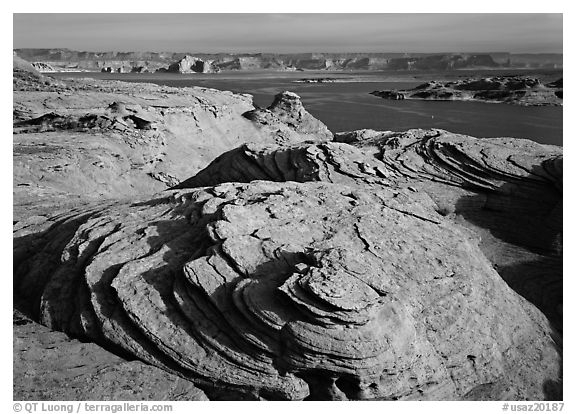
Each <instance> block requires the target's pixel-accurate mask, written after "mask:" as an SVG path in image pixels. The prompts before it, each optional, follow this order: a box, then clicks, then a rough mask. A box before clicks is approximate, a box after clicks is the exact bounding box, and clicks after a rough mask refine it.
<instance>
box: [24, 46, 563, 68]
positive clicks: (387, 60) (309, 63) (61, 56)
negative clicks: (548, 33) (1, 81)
mask: <svg viewBox="0 0 576 414" xmlns="http://www.w3.org/2000/svg"><path fill="white" fill-rule="evenodd" d="M15 52H16V53H17V54H18V55H19V56H20V57H22V58H23V59H26V60H28V61H30V62H39V63H45V64H47V65H50V66H51V67H53V68H54V70H55V71H62V72H65V71H80V72H82V71H89V72H100V71H103V72H110V73H118V72H120V73H125V72H136V73H142V72H156V71H159V72H171V73H212V72H218V71H243V70H270V71H288V72H290V71H307V70H326V71H363V70H399V71H422V70H458V69H497V68H533V69H535V68H544V69H555V68H561V67H562V64H563V58H562V54H512V53H484V54H474V53H441V54H438V53H193V54H192V53H175V52H78V51H73V50H69V49H15Z"/></svg>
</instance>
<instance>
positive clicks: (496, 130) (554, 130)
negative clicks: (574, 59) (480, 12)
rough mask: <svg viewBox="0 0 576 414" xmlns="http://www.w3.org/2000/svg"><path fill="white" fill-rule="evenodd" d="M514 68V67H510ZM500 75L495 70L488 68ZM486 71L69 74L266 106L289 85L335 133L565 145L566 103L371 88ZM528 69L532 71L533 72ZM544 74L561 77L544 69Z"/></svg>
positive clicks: (546, 76) (407, 84)
mask: <svg viewBox="0 0 576 414" xmlns="http://www.w3.org/2000/svg"><path fill="white" fill-rule="evenodd" d="M508 72H510V71H508ZM489 73H490V74H491V75H496V73H494V72H489ZM485 74H486V73H480V74H479V73H463V72H458V74H452V75H449V76H446V74H421V73H419V74H418V75H416V76H414V75H408V74H397V73H393V74H389V73H388V74H386V73H365V72H364V73H342V72H338V73H326V72H312V73H311V72H297V73H289V72H288V73H286V72H239V73H219V74H192V75H177V74H155V73H154V74H148V73H143V74H108V73H106V74H105V73H90V74H88V73H83V74H78V73H74V74H71V73H67V74H63V73H60V74H56V75H57V76H59V77H66V76H74V77H78V76H82V77H93V78H98V79H115V80H122V81H127V82H149V83H155V84H159V85H167V86H177V87H184V86H203V87H209V88H216V89H221V90H229V91H232V92H238V93H249V94H252V95H253V96H254V104H255V105H258V106H261V107H267V106H268V105H270V103H271V102H272V100H273V98H274V95H275V94H277V93H279V92H282V91H285V90H289V91H292V92H295V93H297V94H298V95H300V97H301V98H302V102H303V103H304V106H305V107H306V109H307V110H308V111H309V112H310V113H311V114H312V115H314V116H315V117H316V118H318V119H320V120H321V121H322V122H324V123H325V124H326V125H327V126H328V128H329V129H330V130H331V131H332V132H339V131H349V130H354V129H363V128H372V129H376V130H391V131H404V130H407V129H410V128H441V129H445V130H448V131H451V132H456V133H462V134H467V135H472V136H475V137H515V138H528V139H531V140H534V141H537V142H540V143H543V144H554V145H562V107H551V106H541V107H535V106H532V107H523V106H516V105H506V104H490V103H481V102H450V101H444V102H442V101H439V102H438V101H436V102H434V101H388V100H384V99H382V98H378V97H376V96H372V95H370V94H369V92H372V91H374V90H382V89H401V88H410V87H414V86H416V85H419V84H420V83H423V82H424V81H427V80H432V79H440V78H446V79H447V78H457V77H467V76H474V75H485ZM527 75H534V74H533V73H530V74H527ZM542 75H544V77H545V79H543V80H544V81H551V80H555V79H558V78H560V77H561V76H562V73H561V72H555V73H544V74H540V76H542ZM314 77H333V78H334V77H337V78H342V79H345V80H346V82H343V83H323V84H303V83H294V80H296V79H300V78H314Z"/></svg>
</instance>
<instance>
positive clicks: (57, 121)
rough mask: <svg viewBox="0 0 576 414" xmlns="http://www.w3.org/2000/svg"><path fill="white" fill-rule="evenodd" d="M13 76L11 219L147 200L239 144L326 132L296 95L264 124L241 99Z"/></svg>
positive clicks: (27, 73)
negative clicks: (108, 201) (82, 205)
mask: <svg viewBox="0 0 576 414" xmlns="http://www.w3.org/2000/svg"><path fill="white" fill-rule="evenodd" d="M19 67H23V68H25V70H24V69H22V70H20V69H19ZM14 79H15V81H14V111H13V114H14V115H13V118H14V133H15V135H14V173H13V180H14V191H15V199H16V203H15V204H16V205H17V206H18V207H17V208H16V212H15V213H16V217H18V216H19V214H20V213H19V211H20V206H22V205H26V206H27V208H28V207H29V208H32V209H40V210H44V209H45V208H44V206H53V207H52V208H54V206H58V207H61V206H63V205H66V204H67V203H68V202H72V201H74V203H76V202H80V201H81V199H86V198H88V199H89V198H101V197H126V196H131V195H141V194H146V193H147V194H152V193H154V192H157V191H160V190H163V189H166V188H168V187H169V186H172V185H174V184H176V183H177V182H178V181H181V180H183V179H186V178H188V177H190V176H191V175H193V174H194V173H195V172H197V171H199V170H200V169H201V168H203V167H205V166H206V165H207V164H208V163H209V162H210V161H212V160H213V159H214V158H215V157H216V156H218V155H219V154H221V153H223V152H225V151H227V150H230V149H232V148H234V147H237V146H238V145H240V144H242V143H245V142H260V143H274V142H279V143H280V142H282V143H294V142H300V141H303V140H307V139H313V138H315V132H318V134H319V136H320V137H328V136H331V134H330V133H329V132H328V130H327V128H326V126H325V125H324V124H322V123H321V122H320V121H318V120H316V119H314V118H313V117H312V116H311V115H310V114H308V112H306V111H305V109H304V108H303V107H302V104H301V102H300V101H299V100H298V99H296V98H294V99H291V100H290V101H289V102H288V101H287V100H284V99H279V100H278V102H277V103H276V104H275V105H274V109H273V111H272V112H273V113H274V120H273V121H272V120H271V122H270V123H269V124H268V125H263V124H262V123H257V122H252V121H250V120H248V119H247V118H246V117H244V116H242V114H244V113H246V112H249V111H250V110H253V109H254V106H253V104H252V98H251V96H248V95H237V94H232V93H230V92H221V91H216V90H213V89H206V88H183V89H180V88H170V87H162V86H156V85H149V84H126V83H122V82H95V81H90V80H84V79H80V80H73V79H70V80H66V81H57V80H53V79H51V78H49V77H47V76H44V75H41V74H40V73H38V72H36V71H34V70H33V69H32V67H31V66H30V65H27V66H26V65H25V62H24V63H23V64H22V65H21V66H15V76H14ZM291 111H293V113H292V112H291ZM300 121H301V122H302V125H300V124H296V123H297V122H300ZM287 122H289V123H287ZM315 128H316V130H315Z"/></svg>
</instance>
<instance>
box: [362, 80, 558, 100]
mask: <svg viewBox="0 0 576 414" xmlns="http://www.w3.org/2000/svg"><path fill="white" fill-rule="evenodd" d="M562 87H563V86H562V79H558V80H557V81H555V82H551V83H548V84H545V85H544V84H542V83H541V82H540V80H539V79H536V78H531V77H521V76H499V77H490V78H469V79H465V80H458V81H450V82H438V81H430V82H426V83H423V84H421V85H418V86H416V87H415V88H413V89H409V90H384V91H374V92H372V93H371V94H372V95H375V96H378V97H380V98H384V99H390V100H404V99H415V100H432V101H482V102H494V103H509V104H515V105H526V106H531V105H562V96H563V89H562Z"/></svg>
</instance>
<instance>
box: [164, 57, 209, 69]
mask: <svg viewBox="0 0 576 414" xmlns="http://www.w3.org/2000/svg"><path fill="white" fill-rule="evenodd" d="M158 71H159V72H164V71H165V72H172V73H211V72H217V71H218V68H217V67H214V66H213V65H212V62H211V61H204V60H202V59H199V58H197V57H194V56H189V55H186V56H184V57H183V58H182V59H180V60H179V61H178V62H174V63H173V64H171V65H170V66H169V67H168V68H167V69H166V70H162V69H159V70H158Z"/></svg>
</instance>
